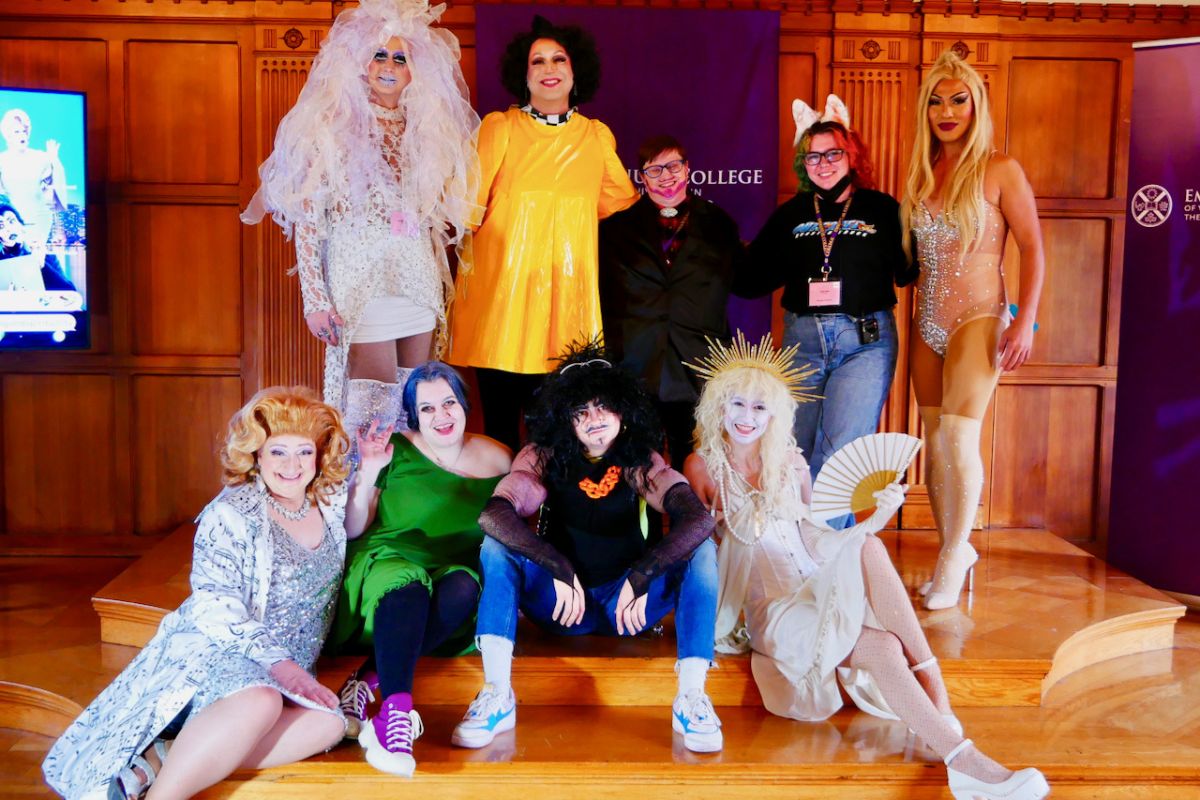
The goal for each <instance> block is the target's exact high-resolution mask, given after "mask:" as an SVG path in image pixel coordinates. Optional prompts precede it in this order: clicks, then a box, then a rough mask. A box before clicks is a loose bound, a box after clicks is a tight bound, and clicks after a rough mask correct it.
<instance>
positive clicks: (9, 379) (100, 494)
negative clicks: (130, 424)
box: [0, 374, 117, 534]
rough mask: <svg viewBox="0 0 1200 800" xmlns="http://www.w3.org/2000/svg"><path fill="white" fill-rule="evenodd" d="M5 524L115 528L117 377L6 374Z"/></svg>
mask: <svg viewBox="0 0 1200 800" xmlns="http://www.w3.org/2000/svg"><path fill="white" fill-rule="evenodd" d="M0 386H2V389H0V391H2V394H3V404H2V407H3V409H4V426H3V430H4V456H3V457H4V472H3V474H4V496H5V502H4V529H5V531H6V532H8V533H44V532H53V533H81V534H82V533H97V534H102V533H111V532H112V531H113V530H114V529H115V528H116V519H117V513H116V509H115V492H114V483H115V482H116V475H117V469H116V467H117V464H116V460H115V455H116V450H117V446H116V442H115V437H114V431H113V428H112V426H111V424H103V421H105V420H111V419H112V417H113V413H114V406H115V404H114V397H113V393H114V384H113V380H112V379H111V378H109V377H108V376H107V375H14V374H8V375H4V376H3V381H2V383H0Z"/></svg>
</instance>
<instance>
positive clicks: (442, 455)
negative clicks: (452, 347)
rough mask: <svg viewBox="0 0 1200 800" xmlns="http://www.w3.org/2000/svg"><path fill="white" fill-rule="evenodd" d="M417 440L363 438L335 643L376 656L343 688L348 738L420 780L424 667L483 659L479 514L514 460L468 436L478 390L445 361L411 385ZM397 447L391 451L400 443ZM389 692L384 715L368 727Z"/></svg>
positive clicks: (412, 429) (417, 373)
mask: <svg viewBox="0 0 1200 800" xmlns="http://www.w3.org/2000/svg"><path fill="white" fill-rule="evenodd" d="M404 412H405V416H406V419H407V420H408V430H406V431H404V432H402V433H396V434H395V435H392V434H391V431H389V430H388V429H386V428H384V429H382V430H380V429H378V428H377V427H376V426H372V427H371V429H370V430H369V431H368V433H367V434H366V435H365V436H360V438H359V445H358V446H359V453H360V454H361V457H362V465H361V466H360V468H359V470H358V472H357V473H356V474H355V475H354V477H353V478H352V479H351V486H350V499H349V501H348V502H347V508H346V535H347V536H348V537H349V538H350V539H351V542H350V544H349V545H348V547H347V548H346V576H345V579H344V582H343V586H342V595H341V599H340V601H339V604H338V613H337V618H336V620H335V622H334V626H333V631H332V632H331V633H330V645H331V647H332V648H333V649H337V650H346V649H358V650H360V651H361V650H363V649H365V650H368V651H370V652H371V653H372V658H371V660H370V661H369V662H368V665H367V666H365V667H364V668H363V669H361V670H359V671H358V672H357V673H356V674H355V675H352V676H351V677H350V679H349V680H348V681H347V682H346V685H345V686H343V687H342V691H341V698H342V710H343V711H344V712H345V713H346V720H347V732H348V734H349V735H356V734H357V733H358V729H359V728H361V731H362V733H361V735H359V736H358V741H359V743H360V744H362V746H363V747H364V748H365V749H366V751H367V761H368V762H370V764H371V765H372V766H374V767H376V768H377V769H380V770H383V771H384V772H390V773H393V774H396V775H404V776H406V777H408V776H411V775H412V773H413V770H414V768H415V767H416V762H415V761H414V759H413V740H414V739H416V737H417V736H419V735H420V733H421V727H422V724H421V718H420V716H419V715H418V714H417V712H416V711H415V710H414V709H413V694H412V691H413V675H414V673H415V671H416V666H417V658H418V657H420V656H423V655H429V654H431V653H432V654H437V655H451V656H452V655H460V654H462V653H466V652H470V651H471V650H474V640H473V636H474V633H475V611H476V608H477V607H478V605H479V545H480V544H481V543H482V541H483V531H481V530H480V529H479V523H478V519H479V512H480V511H482V510H483V506H484V503H486V502H487V501H488V499H489V498H490V497H491V496H492V492H493V490H495V488H496V484H497V483H498V482H499V480H500V476H502V475H505V474H507V472H508V469H509V466H510V465H511V462H512V457H511V455H510V453H509V452H508V450H507V449H506V448H505V447H504V446H502V445H500V444H497V443H496V442H494V441H492V440H491V439H489V438H487V437H486V436H482V435H479V434H473V433H467V432H466V426H467V412H468V408H467V389H466V387H465V386H464V385H463V382H462V378H460V377H459V375H458V373H457V372H455V371H454V370H453V369H451V368H450V367H448V366H446V365H445V364H443V363H441V362H439V361H430V362H429V363H427V364H422V365H421V366H419V367H417V368H416V369H415V370H413V373H412V375H410V376H409V378H408V382H407V383H406V384H405V385H404ZM389 440H390V441H389ZM376 690H379V691H380V693H381V694H382V697H383V703H382V705H381V707H380V710H379V713H378V714H376V715H375V716H374V717H373V718H372V719H371V721H370V722H369V723H366V721H365V716H366V709H367V705H368V704H369V703H370V702H371V701H372V700H373V699H374V693H375V691H376Z"/></svg>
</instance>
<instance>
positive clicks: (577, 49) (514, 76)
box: [500, 14, 600, 105]
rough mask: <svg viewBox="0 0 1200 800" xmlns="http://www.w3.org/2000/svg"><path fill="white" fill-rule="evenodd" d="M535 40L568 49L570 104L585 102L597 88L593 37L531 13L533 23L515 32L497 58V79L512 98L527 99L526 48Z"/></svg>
mask: <svg viewBox="0 0 1200 800" xmlns="http://www.w3.org/2000/svg"><path fill="white" fill-rule="evenodd" d="M538 39H553V40H554V41H556V42H558V43H559V44H560V45H562V47H563V49H564V50H566V51H567V57H569V58H570V59H571V71H572V72H573V73H574V74H575V88H574V89H572V97H573V98H574V99H573V100H572V101H571V105H575V104H577V103H586V102H587V101H589V100H591V99H592V98H593V97H595V95H596V90H597V89H599V88H600V54H599V53H598V52H596V40H595V39H593V38H592V35H591V34H590V33H588V32H587V31H585V30H584V29H583V28H580V27H579V26H577V25H563V26H561V27H560V26H558V25H555V24H554V23H553V22H551V21H550V20H548V19H546V18H545V17H543V16H541V15H540V14H537V15H534V17H533V24H532V26H530V28H529V30H528V31H526V32H524V33H518V34H517V35H516V36H514V37H513V38H512V41H510V42H509V43H508V47H506V48H504V55H502V56H501V57H500V82H501V83H503V84H504V88H505V89H507V90H508V91H509V93H510V94H512V96H513V97H515V98H517V99H518V100H520V101H521V102H522V103H527V102H529V85H528V83H527V82H526V76H527V75H528V74H529V49H530V48H531V47H533V43H534V42H536V41H537V40H538Z"/></svg>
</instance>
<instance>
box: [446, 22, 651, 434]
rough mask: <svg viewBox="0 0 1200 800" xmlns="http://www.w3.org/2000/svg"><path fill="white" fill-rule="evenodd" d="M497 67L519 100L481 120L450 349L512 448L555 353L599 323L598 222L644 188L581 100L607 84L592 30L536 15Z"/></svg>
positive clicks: (490, 423) (489, 429)
mask: <svg viewBox="0 0 1200 800" xmlns="http://www.w3.org/2000/svg"><path fill="white" fill-rule="evenodd" d="M500 70H501V80H502V81H503V83H504V86H505V88H506V89H508V91H509V92H511V93H512V95H513V96H514V97H516V98H518V99H519V101H520V103H521V106H519V107H518V106H512V107H511V108H509V109H508V110H507V111H503V112H494V113H491V114H488V115H487V116H486V117H484V119H483V124H482V126H481V127H480V129H479V164H480V173H481V175H480V187H479V203H480V205H483V206H486V212H485V214H484V216H483V220H482V223H481V224H480V225H479V228H478V230H477V231H476V232H475V234H474V237H473V248H474V255H473V259H472V262H471V264H470V265H468V266H467V267H465V268H460V269H459V271H458V275H457V277H456V285H455V300H454V314H453V315H452V316H451V319H450V356H449V358H448V359H447V360H448V361H450V362H451V363H454V364H459V365H462V366H472V367H476V375H477V376H478V381H479V394H480V397H481V399H482V401H483V419H484V430H485V432H486V433H487V434H488V435H489V436H491V437H493V438H495V439H498V440H499V441H501V442H503V443H504V444H506V445H508V446H509V447H511V448H513V450H516V449H517V446H518V444H519V436H518V431H519V424H520V420H521V415H522V412H523V411H524V410H525V408H526V407H527V406H528V404H529V400H530V398H531V397H532V395H533V392H534V390H535V389H536V388H537V386H538V385H539V383H540V382H541V379H542V377H543V376H544V375H545V373H546V372H548V371H549V370H550V369H551V368H552V366H553V361H554V359H555V358H557V357H558V355H559V354H560V353H562V352H563V350H565V349H566V347H567V346H568V345H570V343H571V342H573V341H575V340H577V339H590V338H593V337H595V336H597V335H598V334H599V333H600V326H601V319H600V296H599V289H598V285H599V284H598V279H597V244H596V236H597V234H596V227H597V224H598V221H599V220H600V219H602V218H604V217H607V216H608V215H610V214H612V213H614V212H616V211H620V210H621V209H623V208H627V207H628V206H630V205H632V204H633V202H634V201H635V200H636V199H637V191H636V190H635V189H634V188H633V183H632V182H631V181H630V180H629V175H628V174H627V173H626V172H625V168H624V167H623V166H622V165H621V160H620V159H619V158H618V157H617V152H616V141H615V139H614V138H613V135H612V131H610V130H609V129H608V126H606V125H605V124H604V123H602V122H599V121H597V120H593V119H588V118H587V117H585V116H583V115H582V114H580V113H578V111H577V109H576V107H577V105H578V104H579V103H586V102H587V101H588V100H590V99H591V98H592V96H593V95H594V94H595V93H596V89H597V88H599V85H600V59H599V56H598V54H597V53H596V45H595V42H593V41H592V37H591V36H590V35H588V34H587V33H586V32H585V31H583V30H581V29H579V28H577V27H573V26H568V27H558V26H555V25H553V24H551V23H550V22H548V21H547V20H545V19H543V18H542V17H534V19H533V26H532V28H531V29H530V30H529V31H528V32H526V33H521V34H518V35H517V36H516V37H515V38H514V39H513V40H512V41H511V42H509V44H508V48H507V49H506V50H505V53H504V57H503V59H502V61H501V64H500Z"/></svg>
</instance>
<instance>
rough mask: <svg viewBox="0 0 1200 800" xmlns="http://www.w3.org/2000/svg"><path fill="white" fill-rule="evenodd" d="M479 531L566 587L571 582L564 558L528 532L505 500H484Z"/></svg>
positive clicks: (511, 506)
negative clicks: (535, 565)
mask: <svg viewBox="0 0 1200 800" xmlns="http://www.w3.org/2000/svg"><path fill="white" fill-rule="evenodd" d="M479 527H480V528H482V529H483V532H484V533H486V534H487V535H488V536H491V537H492V538H493V539H495V540H496V541H498V542H500V544H502V545H504V546H505V547H507V548H508V549H509V550H512V551H514V552H517V553H520V554H521V555H523V556H525V557H526V558H528V559H529V560H530V561H532V562H533V563H535V564H537V565H538V566H539V567H542V568H543V569H545V570H546V571H547V572H549V573H550V574H551V575H553V576H554V577H555V578H557V579H558V580H560V581H562V582H563V583H565V584H567V585H568V586H569V585H571V584H572V583H573V582H574V580H575V569H574V568H573V567H572V566H571V562H570V561H568V560H567V557H566V556H564V555H563V554H562V553H560V552H558V550H556V549H554V546H553V545H552V544H550V543H549V542H547V541H546V540H545V539H543V538H541V537H540V536H538V535H537V534H536V533H534V532H533V531H532V530H530V529H529V526H528V525H526V524H525V520H523V519H521V518H520V517H519V516H518V515H517V510H516V509H515V508H514V507H513V504H512V503H511V502H509V501H508V500H505V499H504V498H501V497H493V498H492V499H491V500H488V502H487V505H485V506H484V507H483V513H482V514H480V515H479Z"/></svg>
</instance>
